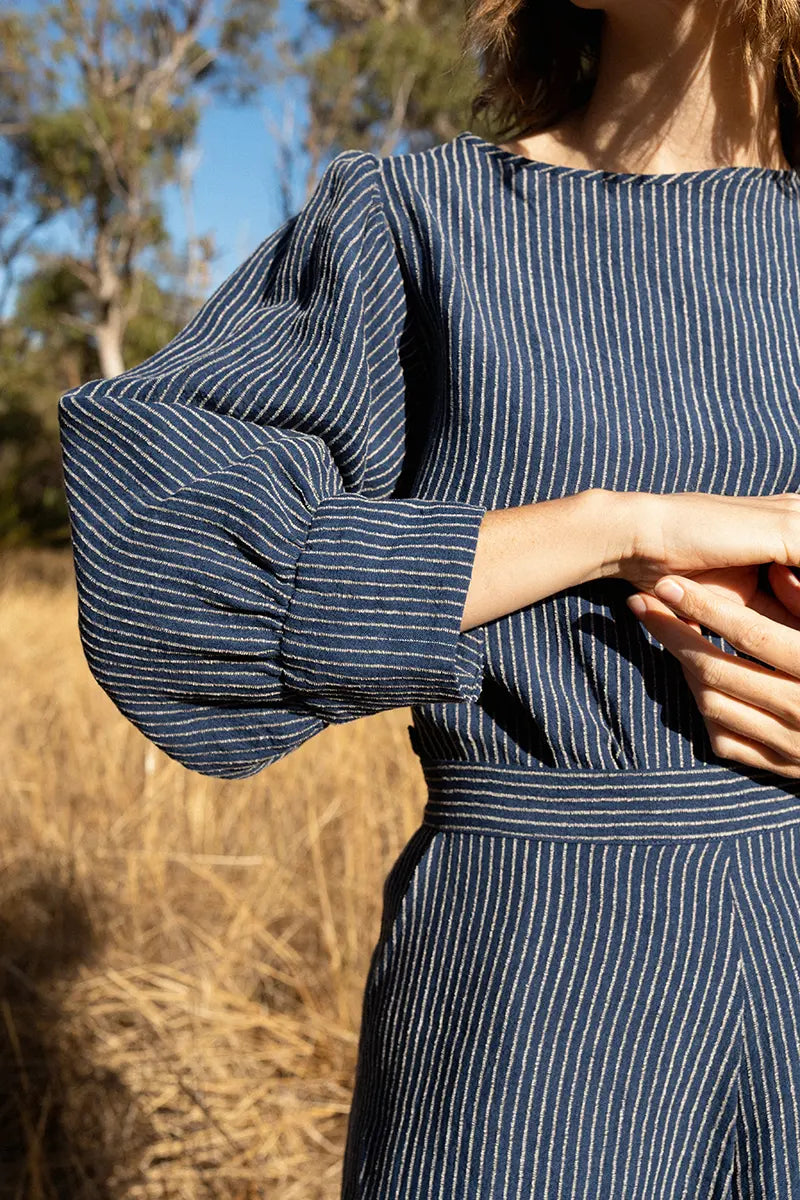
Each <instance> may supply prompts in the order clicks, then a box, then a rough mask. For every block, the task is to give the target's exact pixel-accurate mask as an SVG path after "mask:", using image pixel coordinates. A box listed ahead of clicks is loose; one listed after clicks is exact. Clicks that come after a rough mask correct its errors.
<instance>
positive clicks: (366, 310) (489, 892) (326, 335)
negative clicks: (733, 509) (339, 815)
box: [61, 131, 800, 1200]
mask: <svg viewBox="0 0 800 1200" xmlns="http://www.w3.org/2000/svg"><path fill="white" fill-rule="evenodd" d="M799 311H800V174H798V172H795V171H773V170H769V169H766V168H759V167H719V168H711V169H706V170H700V171H693V172H681V173H678V174H673V175H668V174H658V175H645V174H635V173H624V172H604V171H600V170H590V169H583V168H568V167H563V166H553V165H551V164H546V163H537V162H532V161H530V160H528V159H525V158H523V157H521V156H519V155H515V154H512V153H510V152H509V151H506V150H503V149H501V148H500V147H497V146H495V145H493V144H492V143H490V142H487V141H485V140H484V139H482V138H481V137H479V136H477V135H475V134H474V133H472V132H470V131H465V132H463V133H461V134H459V135H458V136H457V137H455V138H453V139H452V140H451V141H449V142H447V143H445V144H443V145H440V146H436V147H434V148H431V149H428V150H425V151H417V152H412V153H407V154H399V155H395V156H391V157H386V158H379V157H376V156H374V155H371V154H368V153H366V152H361V151H345V152H343V153H342V154H339V155H338V156H337V157H336V158H335V159H334V161H333V162H332V163H331V165H330V166H329V168H328V169H327V170H326V172H325V174H324V176H323V178H322V180H321V182H320V184H319V186H318V188H317V189H316V191H315V193H314V195H313V196H312V197H311V199H310V200H309V202H308V203H307V204H306V205H305V206H304V207H303V209H302V210H301V211H300V212H299V213H297V214H296V215H295V216H294V217H292V218H291V219H290V220H289V221H288V222H286V224H284V225H283V226H282V227H281V228H280V229H278V230H276V231H275V232H273V233H272V234H271V235H270V236H269V237H268V238H267V239H266V240H265V241H264V242H262V244H261V245H260V246H259V247H258V248H257V249H256V250H255V251H254V252H253V254H252V255H251V256H249V258H248V259H247V260H246V261H245V262H244V263H243V264H242V265H241V266H240V267H239V268H238V270H237V271H235V272H234V273H233V275H232V276H231V277H230V279H228V280H227V281H226V282H225V283H224V284H223V285H222V286H221V287H220V288H219V289H218V290H217V291H216V292H215V293H214V295H213V296H212V297H211V298H210V299H209V300H208V301H207V302H206V303H205V305H203V307H202V308H201V309H200V311H199V312H198V314H197V315H196V316H195V318H194V319H193V320H192V321H191V322H190V323H189V324H188V326H187V327H186V329H184V330H183V331H182V332H181V333H180V334H179V335H178V336H177V337H176V338H175V339H174V340H173V341H172V342H171V343H170V344H169V345H168V346H167V347H165V348H164V349H163V350H162V351H160V352H159V353H158V354H156V355H154V356H153V357H152V358H151V359H149V360H148V361H147V362H145V363H143V364H141V365H140V366H138V367H136V368H134V369H132V370H130V371H127V372H125V373H124V374H122V375H120V376H118V377H116V378H115V379H111V380H95V381H92V382H90V383H87V384H84V385H82V386H81V387H78V388H75V389H73V390H72V391H70V392H68V393H67V394H66V395H65V396H64V397H63V398H62V401H61V420H62V435H63V446H64V465H65V474H66V480H67V487H68V496H69V503H70V511H71V518H72V529H73V544H74V551H75V564H76V574H77V581H78V591H79V602H80V625H81V633H82V637H83V642H84V646H85V649H86V654H87V658H88V661H89V663H90V665H91V667H92V669H93V671H94V673H95V675H96V677H97V678H98V680H99V681H100V683H101V685H102V686H103V687H104V688H105V689H106V690H107V692H108V693H109V695H111V696H112V698H113V699H114V700H115V702H116V703H117V704H118V705H119V707H120V708H121V710H122V711H123V712H124V713H126V715H127V716H128V717H130V719H131V720H133V721H134V722H135V723H136V724H137V725H138V726H139V727H140V728H141V729H143V730H144V732H145V733H146V734H147V735H148V736H149V737H151V738H152V739H153V741H155V742H156V743H157V744H158V745H159V746H161V747H163V748H164V749H165V750H166V751H167V753H169V754H172V755H173V756H174V757H176V758H178V759H179V760H180V761H182V762H183V763H185V764H186V765H187V766H188V767H191V768H193V769H195V770H199V771H204V772H208V773H210V774H218V775H224V776H238V775H246V774H250V773H252V772H254V771H257V770H259V769H260V768H261V767H264V766H266V765H267V764H269V763H271V762H273V761H275V759H277V758H279V757H281V756H282V755H285V754H287V753H289V752H290V751H291V750H292V749H293V748H295V747H296V746H298V745H300V744H301V743H302V742H304V741H305V740H307V739H308V738H309V737H311V736H312V735H313V734H314V733H316V732H317V731H319V730H320V729H321V728H322V727H323V726H324V725H325V724H327V723H334V722H341V721H347V720H350V719H353V718H355V717H358V716H361V715H366V714H368V713H373V712H377V711H380V710H382V709H386V708H390V707H395V706H400V705H403V706H405V705H408V706H410V708H411V712H412V718H413V724H412V725H411V726H409V734H410V738H411V743H412V746H413V749H414V751H415V753H416V754H417V755H418V757H419V760H420V763H421V766H422V770H423V773H424V776H425V780H426V784H427V787H428V801H427V804H426V807H425V813H424V815H423V820H422V824H421V826H420V828H419V829H418V830H417V831H416V832H415V834H414V835H413V837H412V838H411V840H410V842H409V843H408V845H407V846H406V847H405V849H404V850H403V852H402V853H401V855H400V857H399V859H398V860H397V862H396V863H395V865H394V867H393V868H392V871H391V872H390V874H389V876H388V878H387V880H386V885H385V892H384V912H383V920H382V925H381V931H380V936H379V940H378V943H377V945H376V947H375V952H374V954H373V958H372V962H371V965H370V970H369V975H368V979H367V982H366V989H365V996H364V1013H363V1022H362V1036H361V1042H360V1046H359V1060H358V1070H357V1077H356V1087H355V1093H354V1101H353V1108H352V1112H351V1119H350V1125H349V1129H348V1140H347V1150H346V1155H345V1164H344V1172H343V1181H342V1195H343V1198H344V1200H368V1198H369V1200H399V1198H407V1200H417V1198H419V1197H422V1196H424V1197H447V1198H448V1200H456V1198H457V1200H463V1198H465V1197H476V1198H480V1200H500V1198H501V1197H502V1198H503V1200H506V1198H508V1197H516V1198H517V1200H520V1198H522V1197H525V1198H528V1197H536V1198H537V1200H540V1198H547V1200H551V1198H552V1200H563V1198H564V1197H570V1198H571V1200H575V1198H577V1197H581V1198H582V1200H589V1198H590V1197H592V1198H594V1197H603V1198H604V1200H606V1198H608V1200H622V1198H625V1200H651V1198H652V1200H656V1198H658V1200H678V1198H679V1197H684V1198H686V1200H689V1198H693V1200H705V1198H706V1197H709V1198H710V1197H714V1198H717V1197H725V1196H735V1197H742V1198H743V1197H748V1198H749V1197H755V1196H759V1197H783V1198H785V1197H796V1198H797V1200H800V1178H799V1177H798V1163H799V1162H800V1121H799V1120H798V1099H797V1097H798V1095H800V1060H799V1056H798V1046H800V995H799V994H798V993H799V990H800V982H799V981H800V859H798V849H799V848H800V829H798V826H800V783H799V782H797V781H790V780H788V779H787V778H785V777H782V776H778V775H776V774H773V773H771V772H765V771H754V770H749V769H747V768H745V767H743V766H742V765H741V764H736V763H734V762H732V761H728V762H724V761H721V760H719V759H718V758H717V757H716V756H715V755H714V753H713V751H712V749H711V745H710V741H709V738H708V735H707V731H706V728H705V724H704V722H703V720H702V717H701V716H700V714H699V712H698V710H697V708H696V705H695V703H694V700H693V697H692V694H691V692H690V690H689V688H688V685H687V684H686V682H685V679H684V677H683V674H682V672H681V670H680V667H679V665H678V663H677V661H676V660H675V659H673V658H672V657H671V656H670V655H669V654H668V653H667V652H666V651H664V650H663V649H662V648H661V646H660V645H659V644H658V642H657V641H656V640H655V639H654V638H652V637H651V636H650V635H649V634H648V633H647V631H646V630H645V629H644V627H643V626H642V625H641V624H640V623H639V622H638V621H637V620H636V619H635V617H634V616H633V615H632V614H631V613H630V612H629V611H628V609H627V607H626V605H625V598H626V596H627V595H628V594H629V593H630V591H631V589H630V587H628V586H627V585H625V584H623V583H621V582H619V581H614V580H592V581H591V582H589V583H587V584H584V585H582V586H580V587H574V588H568V589H564V590H563V591H561V592H559V593H557V594H555V595H552V596H549V597H547V598H546V599H543V600H541V601H538V602H537V603H535V604H531V605H527V606H525V607H523V608H521V609H519V610H517V611H516V612H514V613H509V614H508V615H506V616H504V617H502V618H499V619H497V620H494V621H490V622H487V623H486V624H484V625H482V626H479V627H477V628H475V629H472V630H467V631H465V632H463V633H462V632H461V631H460V622H461V618H462V615H463V607H464V602H465V599H466V593H467V589H468V586H469V580H470V576H471V569H472V564H473V561H474V552H475V547H476V543H477V538H478V530H479V526H480V522H481V520H482V518H483V515H484V514H485V512H486V511H487V510H488V509H494V508H505V507H510V506H516V505H521V504H526V503H532V502H535V501H539V500H547V499H551V498H554V497H557V496H566V495H571V494H573V493H576V492H579V491H582V490H584V489H587V488H591V487H603V488H609V489H612V490H615V491H653V492H675V491H703V492H716V493H723V494H730V495H733V494H753V493H767V492H779V491H792V490H798V485H799V484H800V459H799V458H798V447H799V446H800V338H799V337H798V325H797V314H798V312H799ZM601 536H602V534H601ZM531 553H535V546H532V547H531ZM707 636H708V637H709V639H710V641H711V642H712V644H714V645H717V646H719V647H720V648H722V649H724V650H727V651H729V652H735V650H734V648H733V647H731V646H729V645H728V644H727V643H726V642H725V640H724V639H723V638H721V637H720V636H718V635H716V634H713V633H708V634H707ZM380 802H381V797H376V803H380Z"/></svg>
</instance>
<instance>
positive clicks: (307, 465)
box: [59, 150, 486, 777]
mask: <svg viewBox="0 0 800 1200" xmlns="http://www.w3.org/2000/svg"><path fill="white" fill-rule="evenodd" d="M383 189H384V184H383V182H382V179H381V175H380V161H379V160H378V159H377V158H376V157H375V156H374V155H371V154H368V153H366V152H363V151H357V150H345V151H343V152H341V153H340V154H338V155H337V156H336V157H335V158H334V159H333V160H332V162H331V163H330V164H329V166H328V167H327V169H326V170H325V172H324V173H323V175H322V178H321V179H320V182H319V183H318V185H317V187H316V189H315V191H314V193H313V194H312V196H311V197H310V199H309V200H308V201H307V202H306V204H305V205H304V207H303V208H302V209H300V210H299V212H297V213H296V214H295V215H294V216H293V217H291V218H290V219H289V220H288V221H287V222H285V223H284V225H282V226H281V227H280V228H279V229H276V230H275V231H274V232H273V233H272V234H271V235H270V236H268V237H267V238H266V240H265V241H263V242H262V243H261V245H260V246H258V247H257V248H256V250H255V251H253V253H252V254H251V255H250V256H249V257H248V258H247V259H246V260H245V261H244V262H243V263H242V264H241V265H240V266H239V267H238V268H237V269H236V270H235V271H234V272H233V273H232V274H231V275H230V276H229V278H228V279H227V280H226V281H225V282H224V283H223V284H221V285H220V287H219V288H217V290H216V291H215V292H214V293H213V295H212V296H211V297H210V298H209V299H208V300H206V301H205V303H204V304H203V305H202V306H201V308H200V309H199V311H198V312H197V313H196V314H195V316H194V317H193V318H192V320H191V321H190V322H189V323H188V324H187V325H186V327H185V328H184V329H183V330H181V332H180V333H179V334H177V335H176V337H175V338H173V339H172V341H171V342H170V343H169V344H168V345H167V346H165V347H164V348H163V349H161V350H159V351H158V352H157V353H156V354H154V355H153V356H151V357H150V358H149V359H148V360H146V361H145V362H143V363H141V364H140V365H139V366H137V367H135V368H132V369H130V370H128V371H125V372H124V373H123V374H121V375H118V376H116V377H114V378H111V379H104V380H93V381H91V382H89V383H85V384H82V385H81V386H79V387H76V388H73V389H71V390H70V391H68V392H67V393H65V394H64V395H63V396H62V397H61V399H60V403H59V417H60V426H61V442H62V454H63V464H64V476H65V483H66V491H67V499H68V504H69V510H70V521H71V529H72V543H73V554H74V562H75V574H76V581H77V587H78V603H79V628H80V634H81V640H82V643H83V648H84V652H85V655H86V658H87V661H88V663H89V666H90V668H91V670H92V672H93V674H94V676H95V678H96V679H97V681H98V682H99V683H100V685H101V686H102V687H103V688H104V690H105V691H106V692H107V693H108V695H109V696H110V697H111V698H112V700H113V701H114V702H115V704H116V705H117V707H118V708H119V709H120V710H121V711H122V712H123V713H124V714H125V716H126V717H128V718H129V719H130V720H131V721H132V722H133V723H134V724H135V725H136V726H137V727H138V728H140V729H141V730H142V731H143V732H144V733H145V734H146V735H147V736H148V737H149V738H150V739H151V740H152V741H153V742H154V743H155V744H156V745H158V746H160V747H161V748H162V749H163V750H164V751H166V753H167V754H169V755H171V756H172V757H173V758H176V759H178V760H179V761H180V762H182V763H183V764H184V765H185V766H187V767H189V768H190V769H193V770H196V771H199V772H201V773H204V774H209V775H218V776H223V777H241V776H246V775H251V774H254V773H255V772H256V771H258V770H260V769H261V768H262V767H264V766H266V765H267V764H269V763H270V762H273V761H274V760H276V759H277V758H280V757H282V756H284V755H285V754H287V753H288V752H290V751H291V750H292V749H293V748H295V747H296V746H298V745H299V744H300V743H302V742H303V741H305V740H306V739H307V738H309V737H310V736H311V735H312V734H314V733H316V732H318V731H319V730H321V729H322V728H323V727H324V726H325V725H327V724H329V723H335V722H344V721H349V720H352V719H354V718H356V717H359V716H363V715H367V714H371V713H375V712H377V711H380V710H382V709H388V708H392V707H398V706H404V705H413V704H419V703H426V702H432V701H463V700H471V699H477V697H478V695H479V693H480V690H481V683H482V670H483V638H482V629H481V628H480V627H478V628H474V629H471V630H467V631H465V632H463V633H462V632H460V624H461V618H462V615H463V610H464V603H465V600H466V593H467V589H468V586H469V581H470V577H471V572H472V564H473V559H474V555H475V549H476V543H477V538H478V530H479V526H480V523H481V520H482V518H483V515H484V513H485V511H486V509H485V508H484V507H483V506H482V505H481V504H473V503H465V502H459V501H456V500H452V501H451V500H446V499H441V500H433V499H423V498H417V497H412V496H409V495H404V494H402V490H403V489H402V488H401V487H400V484H399V481H400V478H401V473H402V468H403V463H404V457H405V454H406V439H407V436H408V432H409V431H408V428H407V426H408V421H409V417H408V412H409V408H408V395H407V382H406V371H405V370H404V364H405V362H406V360H407V357H408V355H410V354H411V355H413V354H414V353H415V352H417V350H418V347H415V346H414V344H413V336H414V335H413V329H414V322H413V321H411V320H410V317H409V304H408V298H407V293H406V289H407V284H406V279H405V276H404V271H403V268H402V264H401V261H400V258H399V255H398V250H397V246H396V243H395V239H394V236H393V234H392V230H391V226H390V224H389V221H388V218H387V211H386V203H385V198H384V190H383ZM398 493H400V494H398Z"/></svg>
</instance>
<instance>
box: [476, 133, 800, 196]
mask: <svg viewBox="0 0 800 1200" xmlns="http://www.w3.org/2000/svg"><path fill="white" fill-rule="evenodd" d="M457 138H458V139H460V140H461V141H464V142H471V143H472V144H473V145H474V146H476V147H477V148H478V149H479V150H484V151H488V152H489V153H490V154H491V155H492V157H494V158H497V159H499V160H500V161H502V162H507V163H509V164H511V165H512V166H519V167H524V168H525V169H526V170H530V171H540V172H542V173H543V174H549V175H556V176H565V177H567V176H568V177H569V178H571V179H595V178H596V179H601V180H605V179H607V180H614V179H617V180H620V181H621V182H634V181H635V182H637V183H687V182H690V181H691V180H695V179H715V178H730V177H734V178H735V177H737V176H741V177H742V178H754V179H758V178H761V177H763V176H772V177H773V178H775V179H786V180H788V181H789V182H790V183H795V184H796V185H797V186H798V187H800V168H798V167H763V166H757V165H749V166H748V165H738V166H735V165H732V164H729V165H725V164H723V165H722V166H718V167H699V168H698V169H697V170H694V171H661V172H643V171H608V170H606V169H605V168H604V167H570V166H567V165H566V164H565V163H551V162H544V161H543V160H541V159H537V158H528V157H527V155H525V154H517V153H516V152H515V151H513V150H507V149H506V148H505V147H504V146H498V145H497V143H496V142H490V141H487V140H486V138H483V137H481V136H480V134H477V133H473V132H472V130H471V129H465V130H463V131H462V132H461V133H459V134H457Z"/></svg>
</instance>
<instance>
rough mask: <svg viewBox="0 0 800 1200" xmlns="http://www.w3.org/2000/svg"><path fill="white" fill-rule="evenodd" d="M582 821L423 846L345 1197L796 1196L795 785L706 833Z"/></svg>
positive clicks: (382, 950)
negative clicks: (621, 834) (779, 807)
mask: <svg viewBox="0 0 800 1200" xmlns="http://www.w3.org/2000/svg"><path fill="white" fill-rule="evenodd" d="M619 803H620V804H623V803H625V801H622V800H620V801H619ZM490 808H491V805H489V806H487V811H488V810H489V809H490ZM587 816H588V808H587V809H586V810H580V811H576V812H573V815H572V818H571V822H572V832H573V836H572V837H571V838H569V839H566V838H552V837H542V836H539V834H538V833H536V832H519V833H515V834H509V833H497V832H485V831H483V830H482V829H480V828H476V829H473V830H471V831H469V832H464V831H462V830H459V829H457V828H456V827H455V826H454V825H447V824H446V823H440V824H439V827H436V826H434V825H429V824H427V823H423V825H422V826H421V827H420V828H419V829H418V830H417V831H416V833H415V834H414V835H413V836H412V838H411V840H410V841H409V843H408V844H407V845H406V847H405V849H404V850H403V852H402V854H401V855H400V857H399V859H398V860H397V862H396V863H395V865H394V867H393V868H392V871H391V872H390V874H389V876H388V878H387V880H386V884H385V891H384V911H383V926H382V929H381V935H380V939H379V942H378V945H377V946H376V948H375V951H374V954H373V958H372V962H371V965H370V972H369V977H368V980H367V987H366V992H365V996H364V1008H363V1022H362V1038H361V1044H360V1047H359V1061H358V1067H357V1076H356V1090H355V1096H354V1102H353V1107H352V1110H351V1115H350V1125H349V1130H348V1143H347V1151H346V1157H345V1164H344V1174H343V1188H342V1196H343V1198H344V1200H356V1198H358V1200H412V1198H414V1200H415V1198H416V1197H419V1196H421V1195H424V1196H425V1197H426V1198H430V1200H433V1198H442V1200H443V1198H445V1197H446V1198H447V1200H455V1198H456V1197H458V1198H459V1200H468V1198H470V1200H471V1198H474V1200H501V1198H502V1200H511V1198H514V1200H523V1198H524V1200H531V1198H535V1200H590V1198H592V1200H593V1198H594V1197H598V1196H602V1197H604V1198H605V1197H607V1198H609V1200H656V1198H658V1200H712V1198H714V1200H722V1198H723V1197H725V1198H728V1197H735V1198H737V1200H745V1198H747V1200H755V1198H756V1197H757V1198H758V1200H774V1198H778V1197H780V1198H789V1197H795V1196H798V1195H800V1111H799V1105H800V1100H799V1099H798V1095H799V1093H800V798H796V799H795V802H794V806H793V819H792V820H791V821H789V822H787V821H786V820H785V819H781V820H778V819H777V816H775V817H774V818H767V819H766V820H764V819H763V818H762V819H761V828H760V830H758V831H755V832H753V831H751V832H746V833H736V834H731V833H730V832H725V833H721V834H719V835H713V834H712V835H709V836H707V837H703V838H702V839H699V840H698V839H687V838H677V839H676V838H673V837H671V836H660V837H657V836H655V835H651V834H648V835H647V836H645V837H639V838H630V839H629V840H627V841H623V840H619V839H614V838H612V837H609V838H607V839H605V840H598V839H596V838H595V837H594V836H589V835H588V834H589V830H590V826H589V825H587V823H586V818H587ZM592 832H593V831H592Z"/></svg>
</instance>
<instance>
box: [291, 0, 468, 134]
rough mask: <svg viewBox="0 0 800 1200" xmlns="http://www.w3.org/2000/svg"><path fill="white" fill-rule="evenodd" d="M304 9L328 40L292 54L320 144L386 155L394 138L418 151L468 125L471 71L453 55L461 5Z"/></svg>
mask: <svg viewBox="0 0 800 1200" xmlns="http://www.w3.org/2000/svg"><path fill="white" fill-rule="evenodd" d="M309 11H310V13H311V15H312V17H313V19H314V21H315V22H316V24H317V25H318V26H319V27H320V28H321V29H322V30H323V31H324V32H325V34H326V35H327V37H328V42H327V45H326V46H325V48H324V49H322V50H315V51H313V52H310V53H308V54H302V53H301V56H300V64H301V70H302V71H303V73H304V74H306V75H307V76H308V80H309V97H310V105H311V116H312V122H313V123H314V125H315V126H316V128H317V130H318V138H319V140H320V141H323V142H324V143H325V144H326V146H331V147H332V148H342V147H346V146H358V147H360V148H363V149H374V148H375V147H376V146H378V147H386V152H387V153H388V152H390V151H391V150H393V149H394V143H395V142H396V141H398V140H400V139H401V138H407V139H408V140H409V142H410V143H411V144H413V145H414V146H421V145H423V144H431V143H435V142H438V141H445V140H447V139H449V138H450V137H453V136H454V135H455V134H456V133H457V132H459V131H460V130H462V129H466V128H468V127H470V126H471V124H472V122H471V117H470V104H471V100H472V97H473V95H474V94H475V92H476V90H477V87H478V73H477V69H476V66H475V64H474V63H472V62H471V61H470V60H469V59H468V58H464V57H463V56H462V54H461V34H462V31H463V26H464V11H463V4H462V3H454V2H453V0H446V2H444V3H440V4H436V5H434V4H420V5H416V6H413V7H412V6H407V7H402V6H399V5H391V6H389V5H385V4H377V5H372V4H370V5H363V4H361V3H360V0H310V3H309ZM479 132H480V131H479Z"/></svg>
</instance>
